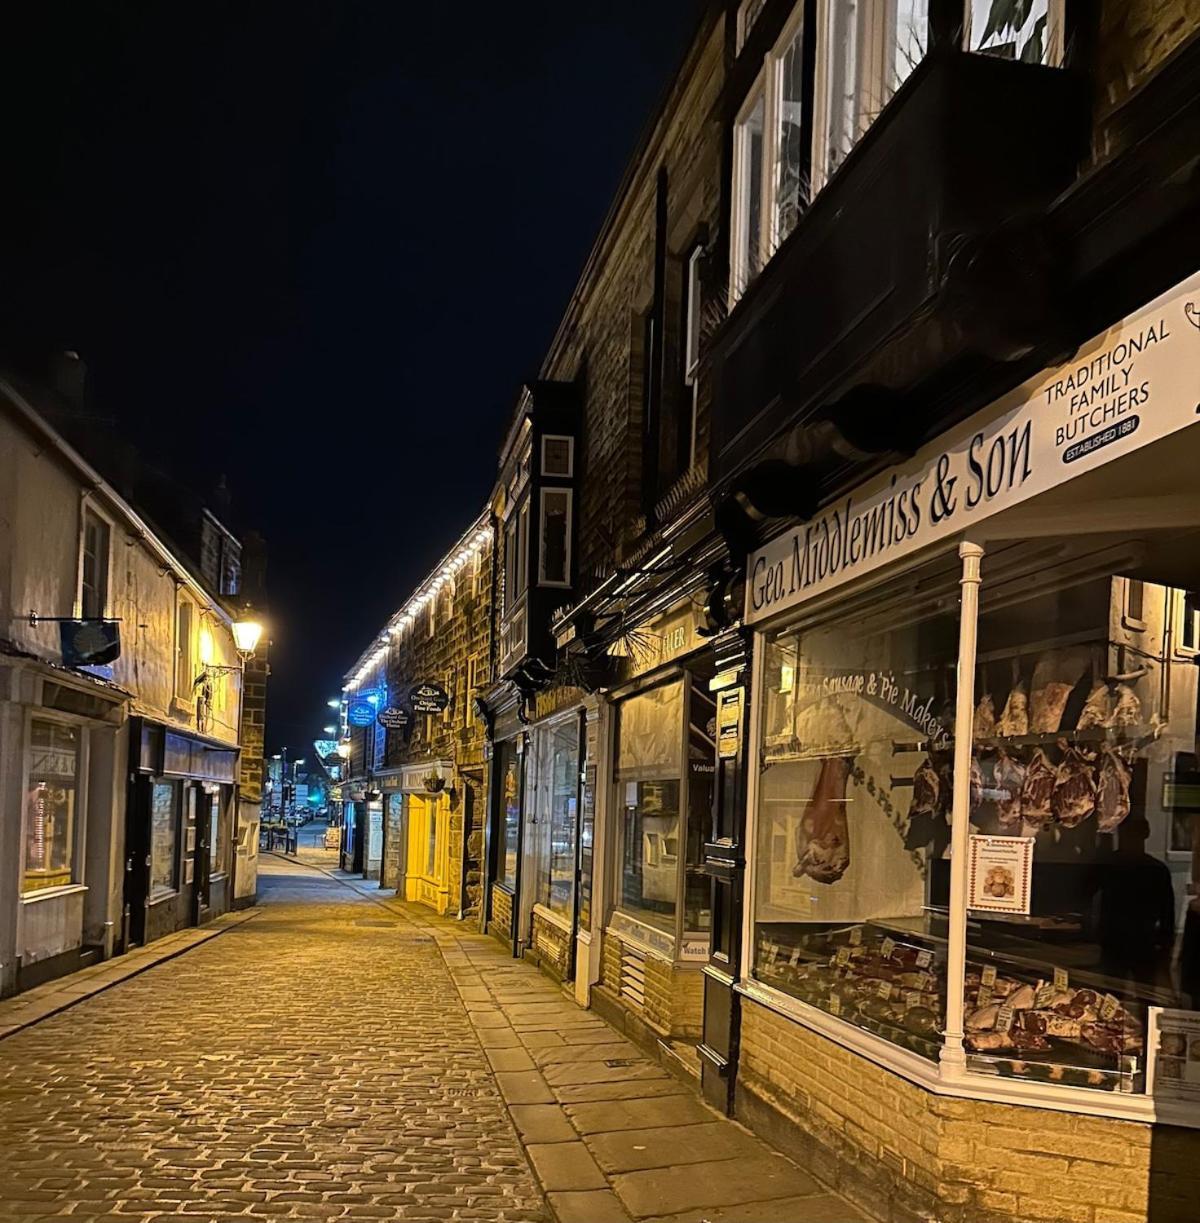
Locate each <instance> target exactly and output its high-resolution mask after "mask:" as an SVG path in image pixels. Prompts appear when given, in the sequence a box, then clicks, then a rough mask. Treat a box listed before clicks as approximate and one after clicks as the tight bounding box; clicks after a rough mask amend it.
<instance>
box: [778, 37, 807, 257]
mask: <svg viewBox="0 0 1200 1223" xmlns="http://www.w3.org/2000/svg"><path fill="white" fill-rule="evenodd" d="M803 42H804V31H803V28H801V29H800V30H799V31H797V33H796V36H795V38H793V39H792V41H791V42H790V43H789V44H788V47H787V50H786V51H785V52H784V53H783V56H782V59H781V61H780V89H779V131H778V134H777V136H778V140H777V145H776V149H775V165H776V170H775V236H776V240H777V241H778V242H780V243H782V242H783V240H784V239H785V238H786V237H787V236H788V234H790V233H791V232H792V230H793V229H795V228H796V222H797V221H798V220H799V219H800V214H801V213H802V212H803V211H804V207H805V205H806V204H807V202H808V182H807V181H806V175H805V167H804V147H803V130H804V56H803Z"/></svg>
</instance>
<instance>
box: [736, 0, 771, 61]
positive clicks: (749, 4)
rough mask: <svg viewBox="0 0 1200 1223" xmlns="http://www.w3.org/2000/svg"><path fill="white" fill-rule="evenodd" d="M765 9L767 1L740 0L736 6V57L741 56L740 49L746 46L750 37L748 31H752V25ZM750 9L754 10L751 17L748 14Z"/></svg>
mask: <svg viewBox="0 0 1200 1223" xmlns="http://www.w3.org/2000/svg"><path fill="white" fill-rule="evenodd" d="M766 7H767V0H742V2H741V4H739V5H738V11H737V33H736V43H735V51H734V53H735V54H736V55H741V53H742V48H743V47H744V46H745V45H746V39H747V38H749V37H750V31H751V30H752V29H754V23H755V22H756V21H757V20H758V19H759V18H760V17H761V16H762V12H763V9H765V8H766ZM752 8H753V9H755V12H754V13H753V15H751V14H750V10H751V9H752Z"/></svg>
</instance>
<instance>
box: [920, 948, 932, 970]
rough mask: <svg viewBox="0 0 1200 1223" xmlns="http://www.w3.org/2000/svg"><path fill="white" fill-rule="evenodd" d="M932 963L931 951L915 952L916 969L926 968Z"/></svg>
mask: <svg viewBox="0 0 1200 1223" xmlns="http://www.w3.org/2000/svg"><path fill="white" fill-rule="evenodd" d="M932 963H933V952H932V951H918V952H917V967H918V968H928V967H929V966H930V965H931V964H932Z"/></svg>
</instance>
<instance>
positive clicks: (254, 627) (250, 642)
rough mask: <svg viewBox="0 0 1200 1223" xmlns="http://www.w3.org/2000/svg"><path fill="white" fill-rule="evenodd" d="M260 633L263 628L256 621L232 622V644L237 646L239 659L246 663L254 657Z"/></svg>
mask: <svg viewBox="0 0 1200 1223" xmlns="http://www.w3.org/2000/svg"><path fill="white" fill-rule="evenodd" d="M262 632H263V626H262V625H261V624H260V623H259V622H258V621H257V620H235V621H234V622H233V644H234V645H235V646H237V652H238V657H239V658H241V659H242V660H243V661H247V662H248V661H249V660H250V659H251V658H252V657H253V656H254V651H255V650H256V649H258V642H259V639H260V638H261V637H262Z"/></svg>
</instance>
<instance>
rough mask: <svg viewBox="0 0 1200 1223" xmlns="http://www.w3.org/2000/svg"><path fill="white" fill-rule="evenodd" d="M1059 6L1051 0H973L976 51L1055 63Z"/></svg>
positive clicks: (1036, 62)
mask: <svg viewBox="0 0 1200 1223" xmlns="http://www.w3.org/2000/svg"><path fill="white" fill-rule="evenodd" d="M1057 21H1058V6H1057V4H1055V5H1052V4H1051V3H1050V0H1025V2H1024V3H1015V4H1014V3H1013V2H1012V0H971V41H970V47H971V50H972V51H982V52H984V53H985V54H987V55H994V56H997V57H998V58H1000V59H1012V60H1020V61H1021V62H1022V63H1026V64H1047V63H1050V62H1051V58H1052V54H1053V52H1054V48H1055V47H1056V46H1057V44H1058V41H1059V33H1060V31H1059V30H1058V29H1056V28H1055V27H1056V23H1057Z"/></svg>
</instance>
